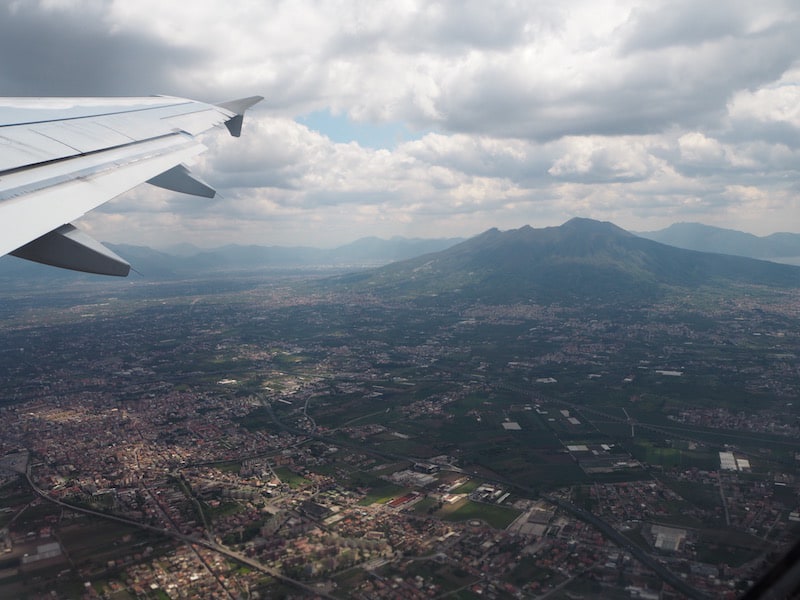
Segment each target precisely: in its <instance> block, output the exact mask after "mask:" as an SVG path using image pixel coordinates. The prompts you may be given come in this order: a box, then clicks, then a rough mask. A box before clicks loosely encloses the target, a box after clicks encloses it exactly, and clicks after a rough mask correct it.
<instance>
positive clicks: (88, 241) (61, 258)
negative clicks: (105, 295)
mask: <svg viewBox="0 0 800 600" xmlns="http://www.w3.org/2000/svg"><path fill="white" fill-rule="evenodd" d="M11 254H12V255H14V256H16V257H19V258H24V259H26V260H32V261H34V262H38V263H42V264H45V265H51V266H53V267H61V268H62V269H71V270H73V271H82V272H84V273H96V274H97V275H115V276H117V277H126V276H127V275H128V273H129V272H130V270H131V266H130V265H129V264H128V263H127V262H126V261H125V260H123V259H122V258H121V257H119V256H118V255H117V254H115V253H114V252H113V251H112V250H110V249H108V248H106V247H105V246H103V244H101V243H100V242H98V241H97V240H95V239H94V238H92V237H90V236H88V235H86V234H85V233H83V232H82V231H80V230H79V229H77V228H76V227H74V226H73V225H69V224H67V225H62V226H61V227H59V228H57V229H54V230H53V231H51V232H49V233H46V234H44V235H43V236H41V237H38V238H36V239H35V240H33V241H32V242H28V243H27V244H25V245H24V246H22V247H21V248H17V249H16V250H14V251H13V252H11Z"/></svg>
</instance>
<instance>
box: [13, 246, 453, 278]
mask: <svg viewBox="0 0 800 600" xmlns="http://www.w3.org/2000/svg"><path fill="white" fill-rule="evenodd" d="M461 241H463V240H462V239H461V238H457V239H419V238H414V239H410V238H402V237H395V238H392V239H390V240H382V239H379V238H376V237H367V238H362V239H360V240H356V241H355V242H352V243H350V244H346V245H343V246H340V247H338V248H333V249H323V248H311V247H302V246H291V247H287V246H255V245H252V246H242V245H238V244H231V245H228V246H222V247H220V248H214V249H209V250H203V249H200V248H197V247H195V246H191V245H190V244H178V245H174V246H171V247H169V248H167V249H165V250H164V251H158V250H154V249H152V248H148V247H146V246H133V245H127V244H106V245H107V246H108V247H109V248H111V249H112V250H113V251H114V252H116V253H117V254H119V255H120V256H122V257H123V258H125V259H126V260H127V261H128V262H130V263H131V265H132V266H133V268H134V269H135V270H136V271H138V272H139V273H140V274H141V275H142V276H144V278H145V279H148V280H153V279H171V278H187V277H188V278H192V277H197V276H206V275H214V274H220V273H228V272H230V271H257V270H259V269H264V268H299V267H320V266H328V267H329V266H334V267H340V268H354V267H363V266H376V265H383V264H386V263H389V262H392V261H396V260H404V259H408V258H412V257H414V256H419V255H421V254H425V253H429V252H435V251H438V250H443V249H445V248H448V247H450V246H452V245H454V244H457V243H459V242H461ZM81 278H82V279H94V280H98V281H100V280H102V279H105V278H103V277H102V276H98V275H87V274H83V273H75V272H73V271H66V270H63V269H54V268H52V267H45V266H43V265H38V264H36V263H32V262H29V261H26V260H20V259H17V258H14V257H12V256H6V257H0V280H13V279H24V280H35V279H49V280H52V281H65V280H69V281H75V280H77V279H81ZM134 279H135V278H134Z"/></svg>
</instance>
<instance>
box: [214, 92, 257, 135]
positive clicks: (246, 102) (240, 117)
mask: <svg viewBox="0 0 800 600" xmlns="http://www.w3.org/2000/svg"><path fill="white" fill-rule="evenodd" d="M263 99H264V96H249V97H248V98H239V99H238V100H229V101H228V102H222V103H220V104H217V106H219V107H220V108H224V109H225V110H227V111H230V112H232V113H234V114H233V116H232V117H231V118H230V119H228V120H227V121H225V127H227V128H228V131H230V133H231V135H232V136H233V137H239V136H240V135H242V121H244V111H246V110H247V109H248V108H250V107H251V106H253V105H254V104H257V103H258V102H261V101H262V100H263Z"/></svg>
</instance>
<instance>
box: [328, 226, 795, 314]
mask: <svg viewBox="0 0 800 600" xmlns="http://www.w3.org/2000/svg"><path fill="white" fill-rule="evenodd" d="M334 279H337V278H334ZM338 281H340V282H342V283H343V284H345V285H350V286H353V287H354V288H355V289H364V290H369V291H372V292H374V293H378V294H380V293H386V294H391V295H394V296H405V297H410V296H426V295H427V296H436V295H442V294H447V295H451V294H460V295H461V296H464V297H473V298H475V299H479V300H483V301H493V302H508V301H514V302H517V301H526V300H535V301H545V302H553V301H563V300H570V301H592V300H600V301H603V302H609V301H631V300H635V301H639V300H647V299H652V298H655V297H657V296H658V295H659V294H661V293H663V292H664V290H665V289H666V288H670V287H672V288H686V289H696V288H699V287H701V286H706V287H708V286H713V285H717V286H724V285H731V284H735V283H745V284H756V285H768V286H774V287H784V288H785V287H800V268H798V267H791V266H788V265H780V264H778V263H772V262H767V261H762V260H756V259H750V258H745V257H735V256H726V255H722V254H711V253H704V252H698V251H693V250H686V249H680V248H675V247H672V246H668V245H665V244H661V243H659V242H656V241H653V240H648V239H646V238H643V237H639V236H637V235H635V234H633V233H631V232H628V231H626V230H624V229H622V228H620V227H618V226H617V225H614V224H613V223H609V222H601V221H594V220H592V219H584V218H575V219H571V220H569V221H567V222H566V223H564V224H563V225H560V226H556V227H545V228H541V229H534V228H532V227H530V226H524V227H521V228H519V229H512V230H508V231H500V230H498V229H497V228H492V229H489V230H487V231H485V232H483V233H481V234H479V235H477V236H475V237H473V238H470V239H469V240H466V241H464V242H461V243H460V244H456V245H454V246H452V247H450V248H448V249H445V250H443V251H441V252H438V253H435V254H428V255H425V256H422V257H417V258H412V259H409V260H406V261H402V262H398V263H393V264H390V265H386V266H384V267H381V268H378V269H373V270H370V271H368V272H362V273H358V274H355V275H353V276H349V277H348V276H344V277H340V278H338Z"/></svg>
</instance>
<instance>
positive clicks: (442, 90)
mask: <svg viewBox="0 0 800 600" xmlns="http://www.w3.org/2000/svg"><path fill="white" fill-rule="evenodd" d="M0 51H2V53H3V56H4V57H8V59H7V60H4V61H2V63H0V84H2V86H3V89H4V93H5V94H6V95H28V94H33V95H143V94H150V93H169V94H175V95H182V96H188V97H194V98H197V99H201V100H209V101H220V100H227V99H230V98H235V97H239V96H249V95H253V94H260V95H263V96H265V98H266V99H265V101H264V102H263V103H262V104H260V105H258V106H257V107H255V108H254V110H253V111H252V112H250V113H248V115H247V117H246V119H245V127H244V134H243V136H242V137H241V138H238V139H231V138H229V137H227V136H226V135H225V132H224V131H219V132H212V133H210V134H208V135H207V136H206V138H205V143H206V144H207V145H208V146H209V152H208V153H207V154H205V155H202V156H201V157H200V158H199V159H198V160H197V161H196V163H195V166H194V170H195V172H196V173H197V174H198V175H200V176H201V177H203V178H204V179H206V180H207V181H208V182H209V183H210V184H211V185H213V186H214V187H216V188H217V189H218V190H219V192H220V196H219V197H218V198H216V199H214V200H210V201H206V200H200V199H195V198H184V197H181V196H176V195H175V194H170V193H167V192H164V191H161V190H157V189H155V188H151V187H149V186H143V187H141V188H138V189H137V190H135V191H133V192H131V193H130V194H128V195H126V196H124V197H122V198H120V199H119V200H117V201H115V202H114V203H111V204H108V205H106V206H105V207H104V208H103V209H102V210H100V211H95V213H92V214H91V215H90V216H88V217H86V219H85V222H86V227H88V228H92V229H93V230H94V231H95V233H96V234H97V235H100V236H101V237H103V238H104V239H110V240H116V241H129V242H137V241H138V242H143V243H151V244H157V243H158V242H159V240H167V241H170V242H171V241H175V239H174V238H175V237H176V236H179V237H181V238H185V239H187V240H189V241H193V242H195V243H206V244H214V243H229V242H233V241H244V242H259V243H265V242H271V243H284V244H285V243H316V242H319V243H325V244H328V245H330V244H335V243H337V242H338V243H343V242H347V241H350V240H352V239H354V238H356V237H359V236H361V235H373V234H376V235H381V234H382V235H387V236H388V235H396V234H399V235H436V236H442V235H447V236H456V235H458V236H461V235H471V234H474V233H478V232H480V231H482V230H485V229H487V228H489V227H493V226H498V227H501V228H503V227H519V226H521V225H523V224H525V223H530V224H532V225H536V226H543V225H553V224H558V223H560V222H563V221H564V220H566V219H568V218H570V217H572V216H576V215H581V216H591V217H596V218H601V219H606V220H612V221H614V222H617V223H618V224H620V225H621V226H623V227H629V228H632V229H640V230H641V229H655V228H658V227H660V226H666V225H668V224H670V223H671V222H673V221H676V220H684V221H686V220H700V221H705V222H709V223H713V224H716V225H720V226H740V227H741V226H742V224H746V227H745V228H746V229H748V230H750V231H754V232H756V233H769V232H770V231H773V230H774V229H773V228H774V226H775V225H776V224H781V223H782V224H783V228H784V229H785V228H786V224H787V223H792V222H795V221H796V215H797V214H798V210H797V209H798V205H797V200H796V199H795V198H796V197H797V191H798V190H797V187H798V184H797V179H798V165H800V162H799V161H798V158H800V156H799V155H798V154H799V153H800V147H798V146H800V142H798V140H800V136H798V133H799V132H800V112H798V111H799V110H800V109H798V106H800V83H799V82H800V8H797V7H796V6H795V3H793V2H790V1H789V0H764V1H763V2H760V3H758V4H754V3H752V2H745V1H743V0H731V1H725V2H722V1H719V2H712V1H709V2H696V1H690V0H678V1H669V2H667V1H666V0H647V1H645V0H613V1H612V0H591V1H590V0H570V1H565V2H561V3H553V2H522V1H517V0H497V1H482V2H479V1H477V0H475V1H472V0H470V1H468V2H460V1H459V2H457V1H456V0H439V1H437V2H422V1H420V0H405V1H403V2H388V1H387V2H348V3H340V2H334V1H332V0H330V1H329V0H316V1H311V0H297V1H296V2H291V3H289V2H278V1H264V0H239V1H237V2H233V3H230V2H227V3H222V2H218V1H212V0H205V1H201V0H198V1H196V2H193V3H192V5H191V7H188V6H187V5H185V4H183V3H177V2H168V3H164V2H162V1H160V0H136V1H133V0H114V1H108V2H106V1H100V0H96V1H95V0H70V1H66V0H63V1H61V0H38V1H36V0H32V1H29V2H28V1H26V2H21V1H19V2H11V3H7V4H6V5H4V6H3V7H0ZM315 111H326V112H327V113H328V114H332V115H337V116H338V117H339V118H341V119H349V120H350V121H352V122H358V123H360V124H362V126H364V127H369V126H370V124H376V125H377V124H388V125H398V126H399V127H402V128H403V130H408V131H410V132H412V134H413V135H412V137H414V138H416V139H411V140H408V139H407V138H406V141H403V140H398V141H397V142H396V143H394V144H393V145H391V146H390V147H387V148H379V149H375V148H370V147H367V145H366V144H360V143H359V139H358V135H357V133H354V134H353V138H352V140H351V141H349V142H347V141H345V142H342V141H338V142H337V141H334V140H332V139H331V138H330V137H329V136H328V135H326V132H325V130H324V129H321V130H314V129H311V128H309V127H308V126H307V125H305V124H303V118H302V117H303V116H305V115H308V114H310V113H313V112H315ZM337 139H338V138H337ZM795 229H797V227H795ZM198 238H199V239H198Z"/></svg>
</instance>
